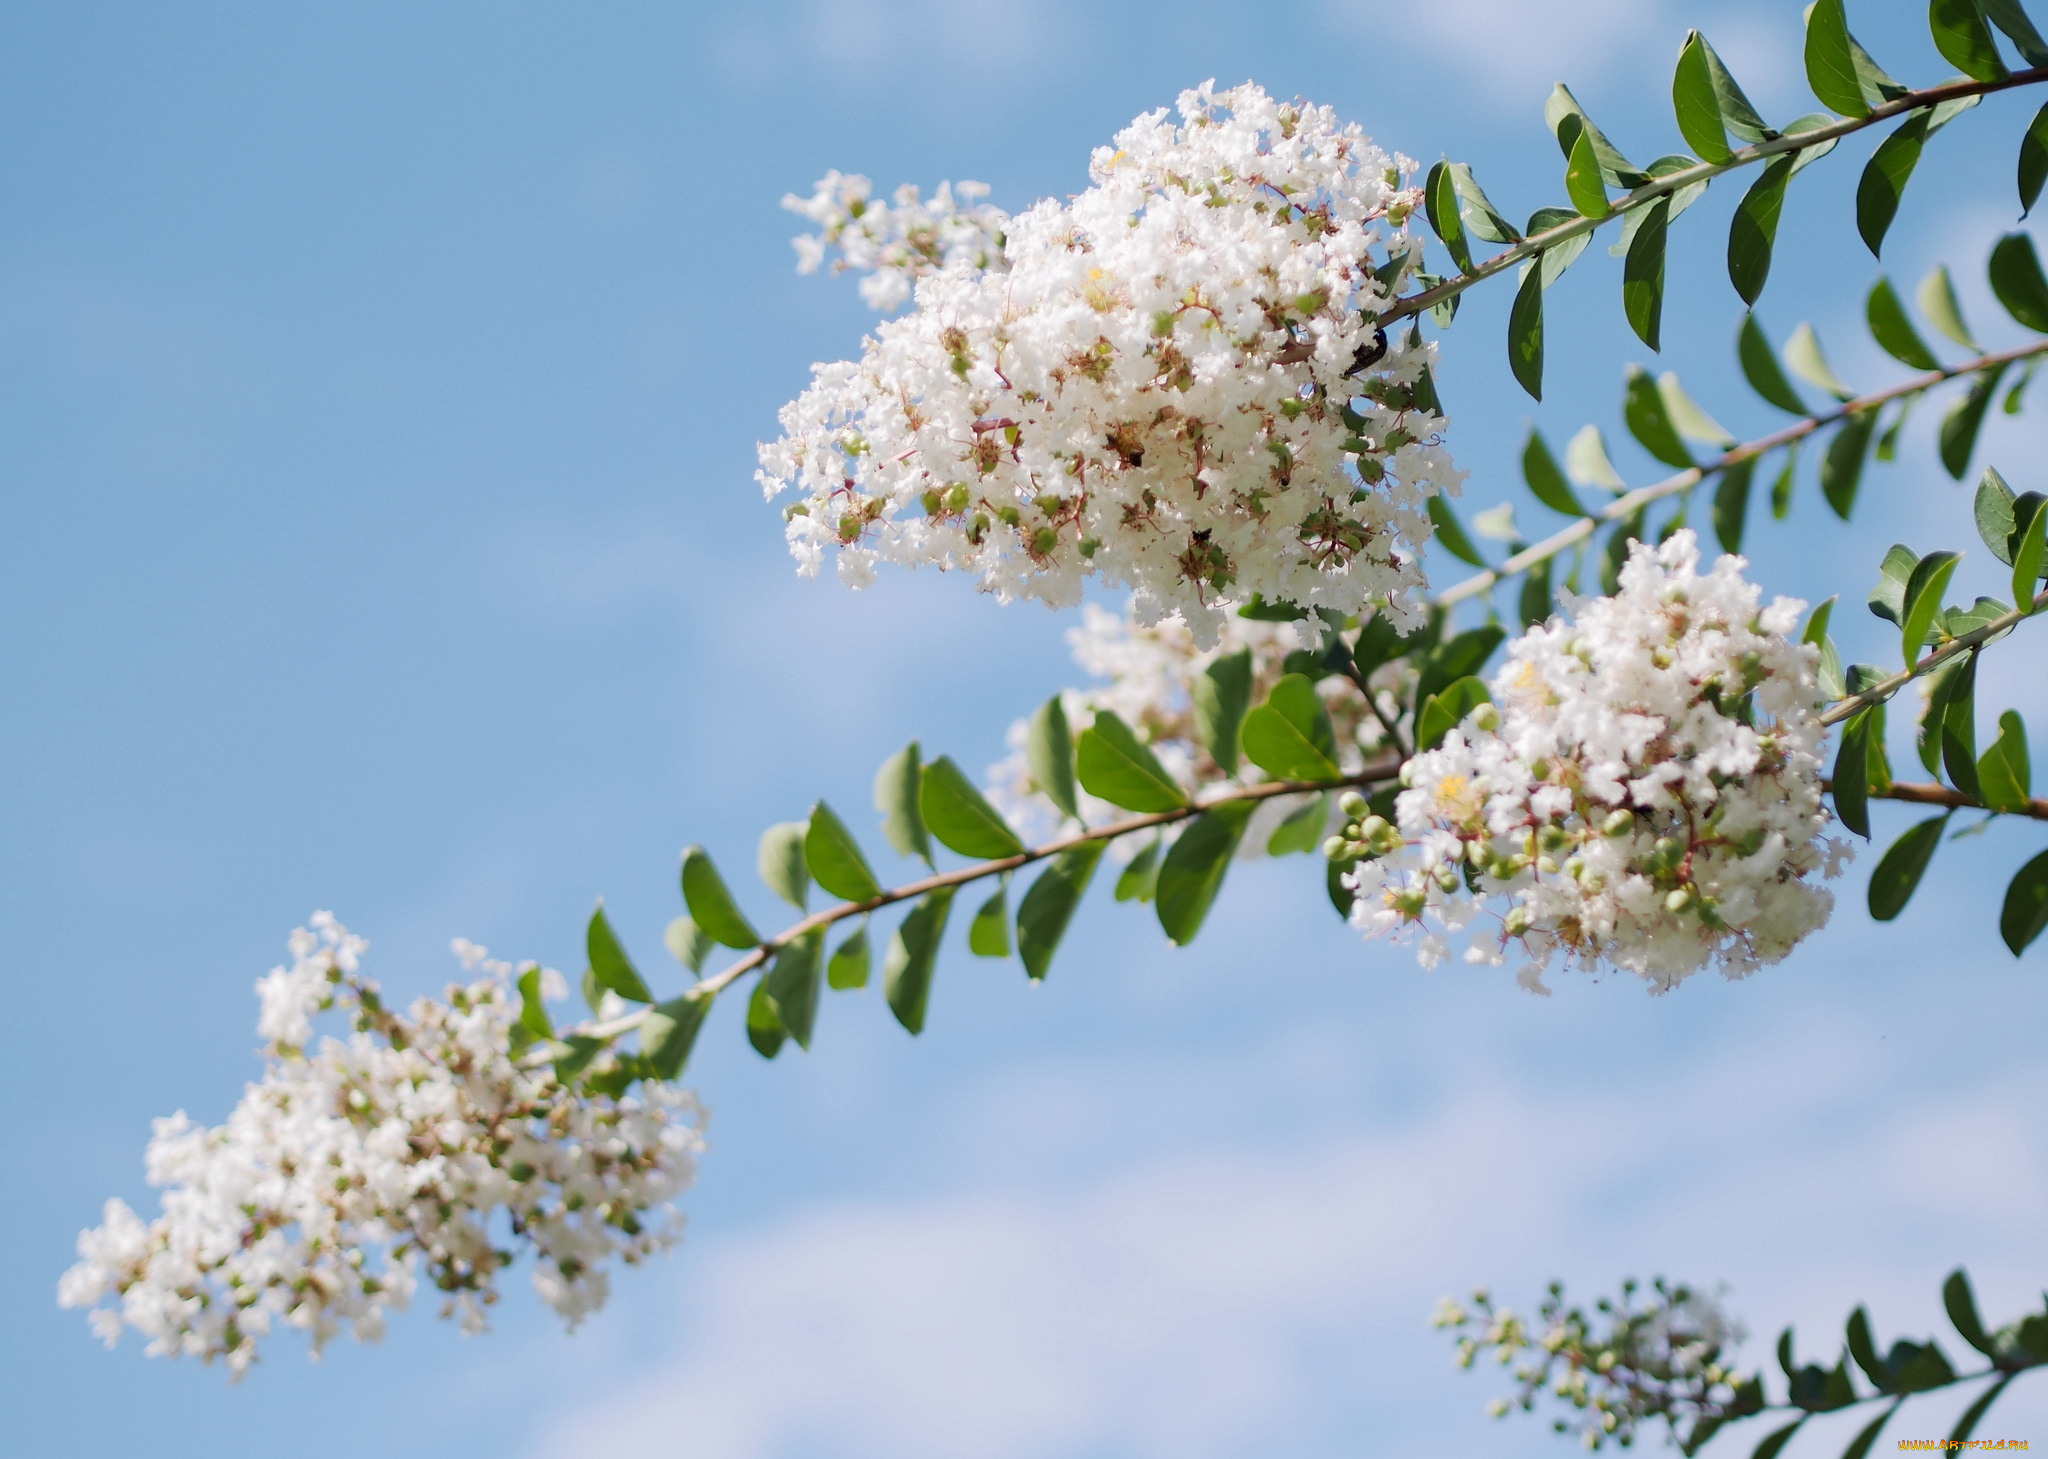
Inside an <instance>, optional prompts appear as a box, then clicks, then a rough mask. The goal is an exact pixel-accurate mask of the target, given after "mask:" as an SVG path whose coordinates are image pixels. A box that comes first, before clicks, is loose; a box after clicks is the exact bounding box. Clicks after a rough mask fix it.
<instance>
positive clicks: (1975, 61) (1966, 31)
mask: <svg viewBox="0 0 2048 1459" xmlns="http://www.w3.org/2000/svg"><path fill="white" fill-rule="evenodd" d="M1927 28H1928V29H1929V30H1931V31H1933V32H1934V48H1935V49H1936V50H1937V51H1940V52H1941V55H1942V59H1943V60H1945V61H1947V62H1948V63H1949V64H1950V65H1951V66H1954V67H1955V68H1956V69H1957V70H1958V71H1960V72H1962V73H1963V74H1964V75H1965V76H1967V77H1969V78H1970V79H1971V80H1972V81H1997V80H1999V79H2000V78H2001V77H2003V76H2004V75H2005V74H2006V70H2005V62H2003V61H2001V60H2000V59H1999V58H1998V47H1997V45H1996V44H1995V43H1994V42H1993V41H1992V39H1991V27H1990V26H1988V25H1986V24H1985V23H1984V11H1983V8H1982V6H1981V5H1980V3H1979V0H1933V3H1932V4H1930V5H1929V6H1928V7H1927Z"/></svg>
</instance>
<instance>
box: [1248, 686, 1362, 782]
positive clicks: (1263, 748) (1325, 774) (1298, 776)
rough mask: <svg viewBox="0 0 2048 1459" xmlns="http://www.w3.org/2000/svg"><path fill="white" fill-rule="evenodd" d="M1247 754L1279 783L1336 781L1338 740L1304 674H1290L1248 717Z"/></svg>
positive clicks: (1338, 772)
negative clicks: (1281, 781) (1291, 781)
mask: <svg viewBox="0 0 2048 1459" xmlns="http://www.w3.org/2000/svg"><path fill="white" fill-rule="evenodd" d="M1243 742H1244V752H1245V754H1246V756H1248V757H1249V758H1250V760H1251V762H1252V763H1253V764H1254V765H1257V766H1258V767H1259V768H1260V769H1261V770H1264V771H1265V772H1266V773H1267V774H1269V775H1271V776H1273V777H1274V778H1275V779H1279V780H1335V779H1336V778H1337V777H1338V775H1339V774H1341V773H1342V772H1341V771H1339V770H1338V768H1337V735H1336V731H1335V730H1334V729H1332V728H1331V725H1330V712H1329V711H1328V710H1327V709H1325V708H1324V707H1323V701H1322V698H1321V696H1320V695H1318V694H1317V693H1316V686H1315V684H1314V683H1313V682H1312V681H1311V680H1310V679H1309V678H1308V676H1307V675H1305V674H1286V675H1283V676H1282V677H1281V679H1280V682H1279V683H1277V684H1275V685H1274V686H1273V687H1272V689H1271V691H1269V692H1268V693H1267V695H1266V702H1265V703H1263V704H1260V705H1257V706H1255V707H1254V708H1253V709H1252V710H1251V712H1250V713H1248V714H1246V715H1245V717H1244V731H1243Z"/></svg>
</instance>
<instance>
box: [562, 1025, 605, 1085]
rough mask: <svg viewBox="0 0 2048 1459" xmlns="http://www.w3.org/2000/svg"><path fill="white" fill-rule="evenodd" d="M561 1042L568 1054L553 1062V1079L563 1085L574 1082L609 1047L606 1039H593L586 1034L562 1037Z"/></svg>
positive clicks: (572, 1034)
mask: <svg viewBox="0 0 2048 1459" xmlns="http://www.w3.org/2000/svg"><path fill="white" fill-rule="evenodd" d="M562 1042H563V1043H565V1044H567V1045H568V1046H569V1052H568V1053H566V1054H563V1055H562V1056H561V1057H560V1058H558V1059H556V1060H555V1061H554V1065H555V1077H556V1078H557V1079H559V1080H561V1081H562V1082H563V1083H564V1084H571V1083H574V1082H575V1079H576V1076H577V1075H578V1074H581V1073H582V1072H583V1071H584V1070H585V1069H588V1068H589V1067H590V1064H591V1061H592V1060H593V1059H595V1058H596V1057H597V1056H598V1055H599V1054H601V1053H603V1052H604V1051H605V1050H606V1049H607V1048H609V1047H610V1042H609V1041H608V1040H606V1039H594V1038H591V1037H590V1036H589V1035H587V1034H580V1033H571V1034H564V1035H563V1036H562Z"/></svg>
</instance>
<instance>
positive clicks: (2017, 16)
mask: <svg viewBox="0 0 2048 1459" xmlns="http://www.w3.org/2000/svg"><path fill="white" fill-rule="evenodd" d="M1984 13H1985V14H1986V15H1988V16H1989V17H1990V18H1991V23H1992V24H1993V25H1995V26H1997V27H1998V28H1999V29H2000V30H2002V31H2004V32H2005V34H2006V37H2007V39H2009V40H2011V42H2012V43H2013V48H2014V49H2015V50H2017V51H2018V52H2019V53H2020V54H2021V55H2022V56H2024V57H2025V58H2026V62H2027V64H2028V65H2029V66H2048V41H2044V40H2042V39H2041V33H2040V32H2039V31H2037V30H2035V29H2034V23H2033V22H2032V21H2031V20H2029V19H2027V12H2026V11H2025V10H2024V9H2022V8H2021V6H2020V0H1984Z"/></svg>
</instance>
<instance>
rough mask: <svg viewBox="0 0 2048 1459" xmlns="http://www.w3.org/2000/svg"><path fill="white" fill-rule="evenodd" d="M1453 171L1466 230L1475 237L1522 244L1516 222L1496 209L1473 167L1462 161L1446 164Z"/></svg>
mask: <svg viewBox="0 0 2048 1459" xmlns="http://www.w3.org/2000/svg"><path fill="white" fill-rule="evenodd" d="M1447 166H1448V168H1449V171H1450V174H1451V185H1452V187H1453V188H1455V189H1456V191H1457V194H1458V214H1459V216H1460V218H1461V219H1463V221H1464V224H1465V229H1466V231H1467V232H1469V233H1470V234H1471V235H1472V236H1473V237H1474V238H1483V239H1485V240H1486V241H1487V242H1488V243H1519V242H1521V239H1522V235H1521V234H1520V233H1517V232H1516V231H1515V228H1514V225H1513V224H1511V223H1509V222H1508V220H1507V219H1506V218H1503V217H1502V216H1501V215H1500V213H1499V212H1498V211H1496V210H1495V208H1494V206H1493V204H1492V202H1491V201H1489V200H1488V198H1487V196H1486V194H1485V193H1484V192H1483V191H1482V190H1481V189H1480V186H1479V182H1478V180H1477V179H1476V178H1474V177H1473V176H1472V169H1471V168H1470V167H1469V166H1467V165H1466V164H1465V163H1463V162H1452V163H1449V164H1447Z"/></svg>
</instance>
